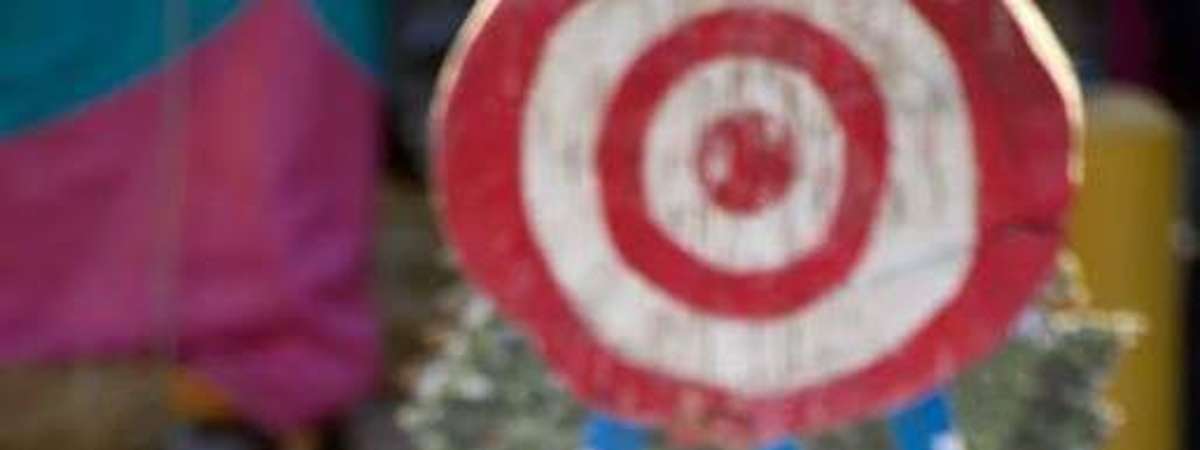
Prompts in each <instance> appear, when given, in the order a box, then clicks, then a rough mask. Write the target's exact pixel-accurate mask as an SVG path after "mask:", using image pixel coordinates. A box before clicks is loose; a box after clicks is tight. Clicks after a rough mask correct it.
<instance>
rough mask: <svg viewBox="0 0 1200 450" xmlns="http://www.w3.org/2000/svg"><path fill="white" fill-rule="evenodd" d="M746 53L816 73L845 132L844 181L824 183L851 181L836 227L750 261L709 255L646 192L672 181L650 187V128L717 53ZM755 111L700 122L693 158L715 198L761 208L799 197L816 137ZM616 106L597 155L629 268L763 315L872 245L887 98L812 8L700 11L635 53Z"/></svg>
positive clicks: (718, 205)
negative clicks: (809, 142) (760, 261)
mask: <svg viewBox="0 0 1200 450" xmlns="http://www.w3.org/2000/svg"><path fill="white" fill-rule="evenodd" d="M734 60H757V61H768V62H770V64H772V65H775V66H776V67H780V68H783V69H785V70H789V71H793V72H795V73H798V74H803V75H805V76H807V77H809V78H810V79H811V80H812V81H813V83H814V84H815V86H816V87H817V88H818V89H819V90H820V91H822V92H823V93H824V94H825V95H824V97H825V98H826V99H828V101H829V107H830V109H831V112H832V113H833V117H834V118H835V119H836V120H837V122H838V124H839V125H840V126H841V128H842V129H843V130H844V134H845V136H846V142H845V144H844V145H843V146H842V148H841V149H840V155H839V156H838V159H839V160H840V164H841V166H842V168H843V171H844V173H845V174H846V175H845V177H843V178H844V180H843V181H842V182H841V183H839V184H840V185H839V186H823V187H822V188H823V189H832V190H836V191H837V192H838V197H837V198H838V200H837V202H836V203H835V204H834V205H833V206H832V208H831V210H830V215H831V218H830V220H829V224H828V226H827V230H828V233H827V235H826V236H825V237H824V238H823V239H822V240H821V241H820V242H818V243H816V244H815V245H813V246H812V247H811V248H808V249H805V251H804V252H802V253H797V254H796V255H795V257H794V258H792V259H791V260H789V261H787V262H785V263H784V264H781V265H776V266H772V267H764V268H759V269H753V270H743V271H740V270H729V269H726V268H724V267H721V266H720V265H718V264H717V263H716V262H714V261H710V260H706V259H704V258H703V256H698V255H697V252H694V251H693V250H692V249H691V248H689V247H688V246H687V245H690V244H689V243H688V242H685V241H683V240H682V239H679V236H676V235H674V234H672V233H673V232H672V231H671V230H669V229H667V228H664V227H663V226H661V225H660V224H659V223H658V222H656V220H655V219H654V217H653V216H652V214H651V213H650V208H649V207H648V206H647V205H650V204H651V203H650V199H651V196H657V195H666V194H665V193H662V192H653V191H651V190H650V189H649V185H648V183H647V180H646V177H644V176H643V175H644V174H645V171H644V170H643V167H644V163H645V161H646V160H647V158H648V157H647V152H648V151H649V150H647V148H645V145H644V144H645V142H646V139H645V136H647V135H648V134H649V132H650V129H651V126H652V124H654V123H655V121H654V117H655V114H656V112H657V111H659V110H660V106H661V104H662V102H664V101H666V100H665V99H667V98H669V96H670V95H671V93H672V92H673V88H674V87H675V86H678V85H680V83H684V82H686V80H687V77H689V76H691V75H692V74H694V73H697V71H698V70H701V69H702V68H703V67H705V66H707V65H708V64H710V63H717V62H721V61H734ZM780 95H788V93H786V92H780ZM740 111H746V112H745V113H743V112H740ZM754 111H759V110H757V109H750V110H735V111H733V114H727V115H725V116H724V117H718V118H716V120H715V121H713V122H712V123H704V124H701V125H702V127H703V128H702V130H701V131H700V132H699V133H700V135H699V136H698V139H699V142H698V144H696V145H697V147H698V148H696V149H695V151H696V153H694V154H693V156H692V158H693V159H692V160H690V161H688V164H693V167H692V171H693V173H694V174H695V176H697V177H699V180H698V181H699V182H700V183H701V184H702V185H703V187H702V189H703V190H704V191H705V196H706V197H708V198H709V199H712V201H711V202H709V204H710V205H713V206H712V207H713V209H718V210H721V211H730V212H733V213H740V214H751V213H761V211H762V209H764V208H765V207H767V206H770V205H772V204H775V203H778V202H781V201H783V200H785V199H786V197H787V194H788V192H789V189H790V188H791V187H792V186H793V183H796V182H797V176H798V175H799V174H800V173H801V169H803V167H799V164H798V162H799V161H796V160H795V159H796V156H795V155H796V154H797V151H796V150H797V149H799V150H801V151H804V150H805V149H804V148H803V145H804V143H805V141H806V138H808V137H807V136H804V135H801V134H800V133H799V132H797V133H795V134H796V135H795V136H792V135H790V130H791V127H790V126H786V125H785V124H790V123H791V122H789V121H788V120H787V119H786V118H780V117H779V116H776V115H773V114H769V113H766V112H765V111H763V114H756V113H754ZM605 114H606V115H605V120H604V122H603V125H602V127H601V130H603V131H602V132H601V135H600V139H599V142H598V143H597V145H598V147H599V149H598V155H597V159H598V161H597V162H598V164H599V175H600V177H599V178H600V181H601V186H600V187H601V191H602V195H603V201H604V213H605V214H604V218H605V220H606V224H607V225H608V228H609V233H610V235H611V236H612V242H613V244H614V246H615V247H616V249H617V250H618V252H619V253H620V255H621V257H622V259H623V261H624V262H626V263H627V264H628V265H629V267H631V268H633V269H634V270H636V271H637V272H638V273H639V274H641V275H642V276H644V277H645V278H646V279H647V280H649V281H650V282H652V283H654V284H655V285H656V286H657V287H658V288H660V289H662V290H664V291H665V292H667V293H669V294H670V295H671V296H672V297H673V298H674V299H677V300H679V302H681V303H685V304H686V305H687V306H688V307H690V308H693V309H695V310H698V311H703V312H705V313H707V314H713V315H719V316H723V317H732V318H739V319H750V320H759V319H770V318H777V317H782V316H785V315H788V314H792V313H794V312H796V311H798V310H800V309H802V308H805V307H807V306H808V305H810V304H812V303H814V302H815V301H816V300H818V299H820V298H821V296H822V295H823V294H825V293H826V292H828V291H829V290H831V289H833V288H835V287H836V286H838V284H839V283H841V282H843V281H844V280H845V279H846V277H847V276H848V274H849V273H850V272H851V270H852V269H853V268H854V267H855V264H856V263H857V262H858V260H859V257H860V255H861V254H862V253H863V250H864V249H865V248H866V246H867V243H868V237H869V236H870V233H871V229H872V224H873V223H874V222H875V218H876V216H877V212H878V211H879V204H880V201H881V198H882V194H883V179H884V174H885V173H886V172H887V165H888V161H887V157H886V153H887V149H888V144H887V123H886V119H885V116H884V107H883V99H882V96H881V95H880V94H879V90H878V88H877V86H876V84H875V80H874V78H873V77H872V75H871V71H870V69H869V68H868V67H867V66H866V64H865V63H863V62H862V61H861V60H860V59H858V57H857V56H855V55H854V54H853V53H852V52H851V51H850V50H849V49H847V48H846V47H845V46H844V45H842V44H841V43H840V42H838V40H837V39H835V38H833V37H832V36H830V35H828V34H826V33H825V32H823V31H822V30H820V29H818V28H816V27H814V26H812V25H811V24H810V23H808V22H807V21H805V20H803V19H802V18H799V17H795V16H789V15H786V14H763V13H762V12H761V11H754V10H741V9H732V10H728V11H723V12H720V13H715V14H712V15H707V16H702V17H699V18H696V19H695V20H693V21H691V22H689V23H687V24H684V25H682V26H680V27H679V28H678V29H677V30H676V31H675V32H674V33H671V34H669V35H667V36H665V37H663V38H661V39H659V40H658V41H656V42H655V44H654V45H652V46H650V47H649V48H648V49H647V50H646V51H645V52H644V53H643V54H642V55H641V56H639V57H638V59H637V60H636V61H635V62H634V63H633V64H631V65H630V69H629V71H628V72H627V73H626V74H625V76H624V77H623V78H622V80H621V82H620V84H619V87H618V89H617V90H616V92H615V93H614V94H613V96H612V99H611V102H610V103H609V105H608V111H607V112H606V113H605ZM707 120H711V119H707ZM729 238H730V239H741V238H743V237H742V236H730V237H729ZM745 238H749V237H745Z"/></svg>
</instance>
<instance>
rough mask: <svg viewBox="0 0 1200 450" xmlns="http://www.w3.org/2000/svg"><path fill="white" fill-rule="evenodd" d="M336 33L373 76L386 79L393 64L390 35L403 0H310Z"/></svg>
mask: <svg viewBox="0 0 1200 450" xmlns="http://www.w3.org/2000/svg"><path fill="white" fill-rule="evenodd" d="M309 1H310V3H311V4H312V8H313V10H314V11H315V12H316V14H317V16H318V17H319V18H320V20H321V22H322V23H323V24H324V25H325V27H326V29H327V31H329V32H330V34H332V35H333V38H334V39H335V40H337V42H338V43H339V44H341V45H342V46H343V47H344V48H345V49H346V50H347V51H348V52H349V53H350V54H352V55H354V58H355V59H356V60H358V62H359V63H360V64H362V65H363V66H364V67H365V68H366V69H367V70H368V71H369V72H370V73H371V74H372V75H374V76H376V77H379V79H386V77H387V75H388V74H389V73H390V69H391V64H390V61H389V60H390V58H389V56H390V55H389V47H388V46H387V44H388V43H389V42H391V41H392V39H390V36H388V32H389V30H391V29H392V24H393V23H392V21H393V19H395V17H396V15H395V13H396V9H395V8H396V5H397V4H398V3H402V1H400V0H309Z"/></svg>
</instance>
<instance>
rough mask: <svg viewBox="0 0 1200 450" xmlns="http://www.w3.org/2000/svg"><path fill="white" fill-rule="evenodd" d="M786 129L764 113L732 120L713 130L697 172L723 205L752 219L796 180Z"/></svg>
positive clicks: (706, 137)
mask: <svg viewBox="0 0 1200 450" xmlns="http://www.w3.org/2000/svg"><path fill="white" fill-rule="evenodd" d="M794 145H795V140H794V139H793V137H792V135H791V132H790V131H789V130H788V127H787V124H785V123H783V122H782V121H780V120H775V119H773V118H771V117H768V116H767V115H765V114H761V113H754V112H747V113H740V114H734V115H730V116H727V117H725V118H722V119H720V120H718V121H716V122H715V123H713V124H712V125H710V126H709V127H708V130H707V131H705V133H704V136H703V138H702V139H701V143H700V151H699V153H698V155H697V156H698V157H697V165H698V166H699V167H697V171H698V173H699V174H700V180H701V183H702V184H703V185H704V187H705V189H706V190H707V191H708V195H709V197H711V198H712V199H713V201H714V203H716V204H717V205H718V206H720V207H721V208H722V209H724V210H726V211H729V212H732V213H736V214H753V213H755V212H758V211H759V210H761V209H763V208H765V207H767V206H770V205H772V204H774V203H777V202H778V201H779V200H780V199H782V198H783V197H784V194H786V193H787V191H788V189H789V188H790V187H791V185H792V183H793V182H794V181H795V174H796V161H795V158H794V156H793V155H794V151H793V150H794Z"/></svg>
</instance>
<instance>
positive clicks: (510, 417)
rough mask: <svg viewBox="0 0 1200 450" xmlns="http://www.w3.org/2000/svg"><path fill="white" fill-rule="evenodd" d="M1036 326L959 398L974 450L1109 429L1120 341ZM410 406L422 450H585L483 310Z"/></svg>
mask: <svg viewBox="0 0 1200 450" xmlns="http://www.w3.org/2000/svg"><path fill="white" fill-rule="evenodd" d="M1038 317H1041V319H1031V320H1029V321H1027V322H1030V323H1027V324H1026V326H1024V327H1023V329H1022V331H1021V332H1020V333H1018V334H1019V336H1018V337H1015V338H1014V339H1013V341H1012V343H1011V344H1009V345H1008V346H1007V347H1006V348H1005V349H1004V350H1003V351H1001V352H1000V353H999V354H998V355H996V356H995V357H993V358H992V359H991V360H989V361H988V362H986V363H984V364H982V365H980V366H979V367H977V368H975V369H974V370H972V371H970V372H969V373H967V374H966V375H965V376H963V377H962V378H961V379H960V381H959V382H958V383H957V385H956V386H955V387H954V395H955V398H956V406H957V408H958V411H957V415H958V419H959V422H960V425H961V427H962V428H963V430H964V432H965V434H966V437H967V439H968V447H969V448H970V449H972V450H1028V449H1056V450H1057V449H1063V450H1090V449H1095V448H1097V447H1098V445H1099V444H1100V443H1101V442H1102V440H1103V438H1104V436H1105V434H1106V432H1107V429H1108V420H1107V416H1106V415H1105V414H1104V408H1103V407H1102V405H1101V404H1100V403H1099V402H1098V395H1097V393H1098V392H1099V390H1100V388H1101V387H1102V383H1103V381H1104V379H1105V374H1107V373H1108V371H1109V369H1110V368H1111V366H1112V364H1113V360H1114V358H1115V356H1116V355H1117V354H1118V353H1119V350H1120V348H1121V345H1120V339H1119V338H1118V336H1119V334H1118V333H1117V331H1116V330H1115V327H1112V326H1110V325H1106V324H1105V323H1103V322H1099V321H1086V320H1072V321H1069V323H1071V324H1073V325H1072V326H1069V327H1068V326H1061V325H1056V324H1055V323H1059V322H1062V321H1059V320H1057V319H1056V320H1055V321H1053V322H1055V323H1051V321H1050V320H1048V319H1044V317H1045V315H1039V316H1038ZM1062 323H1066V322H1062ZM415 397H416V398H415V399H414V401H413V402H411V403H410V404H409V406H407V407H405V408H404V409H403V410H402V411H401V412H400V416H399V418H400V421H401V425H402V426H403V427H404V428H405V429H406V430H407V431H408V432H409V434H410V436H411V437H412V439H413V444H414V446H415V447H416V448H417V449H420V450H567V449H578V448H580V443H579V430H580V427H581V424H582V421H583V418H584V414H585V412H584V410H583V409H582V408H581V407H580V406H579V405H578V404H577V403H576V402H575V401H573V400H572V399H570V397H569V396H568V395H567V394H566V393H565V392H564V391H563V389H562V388H561V386H560V385H559V384H558V383H555V382H554V381H553V379H552V378H551V377H547V376H546V372H545V368H544V365H543V364H542V363H541V362H540V361H539V360H538V359H537V357H536V356H535V355H534V354H533V352H532V351H531V349H530V348H529V347H528V346H527V345H526V344H525V343H524V341H523V340H522V339H521V338H520V337H519V336H517V335H516V334H515V333H514V332H513V331H511V330H510V329H509V328H507V327H506V326H505V325H504V324H503V323H502V322H501V321H500V320H498V319H497V318H496V317H495V316H494V315H493V314H492V312H491V310H490V309H489V308H488V307H487V306H486V305H485V304H483V303H482V302H478V301H476V302H470V304H469V306H467V308H466V312H465V314H464V316H463V320H462V323H461V326H460V327H459V329H458V330H457V331H456V332H455V333H454V334H452V335H451V336H450V337H448V339H447V342H446V343H445V345H444V351H443V352H442V354H441V355H440V356H439V357H438V359H436V360H435V361H434V362H432V363H431V364H430V365H429V366H428V367H427V369H426V370H425V373H424V375H423V376H422V377H421V380H420V381H419V383H418V386H417V387H416V394H415ZM888 439H889V438H888V435H887V432H886V430H885V428H884V427H883V425H882V424H881V423H879V422H877V421H876V422H870V423H865V424H862V425H860V426H855V427H850V428H848V429H845V430H841V431H839V432H835V433H831V434H829V435H827V436H823V437H820V438H818V439H815V440H814V441H813V444H814V445H813V447H814V448H816V449H817V450H890V449H891V446H890V443H889V440H888ZM656 450H667V449H666V448H665V447H660V448H659V449H656Z"/></svg>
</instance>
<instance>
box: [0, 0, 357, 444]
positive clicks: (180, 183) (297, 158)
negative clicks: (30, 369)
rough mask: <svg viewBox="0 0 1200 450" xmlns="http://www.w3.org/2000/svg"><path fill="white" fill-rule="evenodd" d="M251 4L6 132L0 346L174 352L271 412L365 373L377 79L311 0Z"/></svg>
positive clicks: (284, 417) (247, 403)
mask: <svg viewBox="0 0 1200 450" xmlns="http://www.w3.org/2000/svg"><path fill="white" fill-rule="evenodd" d="M243 8H244V9H243V10H242V11H240V12H239V13H238V15H237V16H236V17H235V18H233V19H231V20H232V21H231V22H230V23H228V24H226V25H225V26H224V28H222V29H220V30H219V31H217V32H216V33H215V35H214V36H211V37H210V38H208V39H207V40H206V41H204V42H202V43H201V44H200V46H199V47H198V48H197V49H195V50H194V51H192V52H191V53H190V54H189V55H188V56H186V57H185V58H182V59H180V60H177V61H174V62H172V63H171V65H170V67H169V68H168V69H166V70H165V71H163V72H162V73H158V74H154V75H149V76H147V77H145V78H144V79H142V80H140V81H139V82H138V83H136V84H135V85H134V86H131V87H129V88H127V89H125V90H122V91H121V92H119V93H118V94H116V95H114V96H112V97H110V98H107V99H105V100H103V101H100V102H98V103H96V104H93V105H90V106H89V107H88V108H86V110H84V111H82V112H80V113H78V114H76V115H75V116H73V117H69V118H65V119H63V120H61V121H59V122H58V123H55V124H52V125H50V126H47V127H43V128H41V129H39V130H36V131H34V132H31V133H29V134H27V135H23V136H20V137H18V138H16V139H12V140H8V141H3V142H0V235H3V236H5V238H4V239H2V240H0V360H3V361H7V362H18V363H24V362H56V361H64V360H70V359H78V358H100V357H112V356H120V355H129V354H136V353H141V354H156V353H155V352H158V351H160V350H163V349H169V351H171V352H172V353H175V354H177V356H178V357H179V358H181V360H182V362H183V363H185V364H187V365H188V366H190V367H192V368H194V369H195V370H197V371H199V372H200V373H202V374H205V375H207V376H208V377H210V378H211V379H212V380H214V381H216V382H217V383H219V384H220V385H222V386H224V387H225V388H226V389H228V390H229V391H230V392H231V393H232V394H233V395H232V397H233V398H234V399H235V401H236V403H237V406H238V407H239V408H240V409H241V410H242V411H243V412H244V413H245V414H246V415H247V416H248V417H250V418H252V419H253V420H255V421H257V422H259V423H260V424H262V425H264V426H267V427H270V428H274V429H286V428H291V427H295V426H299V425H301V424H305V423H307V422H310V421H313V420H316V419H318V418H321V417H322V416H325V415H327V414H330V413H332V412H334V411H336V410H337V409H339V408H342V407H344V406H345V405H346V404H348V403H349V402H351V401H354V400H356V399H357V398H358V397H359V396H361V395H363V394H364V393H366V392H367V391H368V390H370V389H371V388H372V387H373V385H374V384H373V383H374V381H375V377H376V374H377V372H378V371H377V369H378V367H377V356H378V344H377V341H376V328H375V325H374V324H373V319H372V314H371V313H372V311H371V305H370V302H369V301H368V294H367V290H368V288H367V277H368V275H369V272H370V270H369V260H370V258H369V248H368V246H369V242H368V240H369V230H370V228H371V224H372V220H371V219H372V217H371V216H370V212H369V211H370V209H371V206H372V201H371V200H372V199H371V195H370V193H371V191H372V189H373V184H372V183H373V179H374V177H375V172H374V162H375V160H374V158H375V155H374V149H375V147H376V145H377V143H378V142H377V125H378V123H379V122H378V121H377V117H376V107H377V102H378V100H379V98H380V95H379V92H378V91H377V89H376V87H375V86H374V85H373V84H372V80H371V79H370V77H369V75H368V74H366V73H364V72H363V71H362V70H361V69H360V68H359V66H358V65H357V64H356V63H355V62H354V61H351V60H350V58H349V56H346V55H345V54H343V53H342V52H341V51H340V49H338V48H337V47H336V45H335V44H334V43H333V41H332V40H331V38H329V37H327V36H326V35H325V34H324V33H323V31H322V30H321V28H320V25H319V24H318V22H317V19H316V18H315V17H313V16H312V15H311V14H312V13H311V12H309V11H308V10H307V9H306V7H305V6H304V2H302V1H299V0H263V1H259V2H247V4H246V5H245V6H243ZM176 102H179V103H176ZM171 105H183V106H182V108H181V109H180V110H179V111H174V112H173V110H172V108H173V107H172V106H171ZM172 155H175V157H173V156H172ZM166 344H170V345H169V347H168V346H167V345H166Z"/></svg>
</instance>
